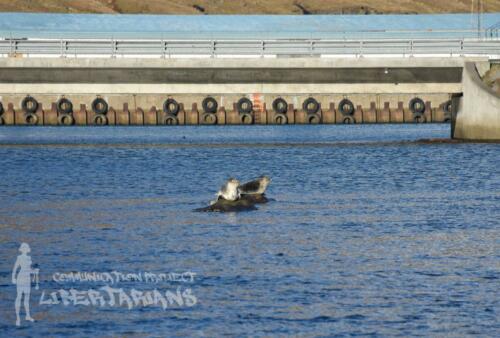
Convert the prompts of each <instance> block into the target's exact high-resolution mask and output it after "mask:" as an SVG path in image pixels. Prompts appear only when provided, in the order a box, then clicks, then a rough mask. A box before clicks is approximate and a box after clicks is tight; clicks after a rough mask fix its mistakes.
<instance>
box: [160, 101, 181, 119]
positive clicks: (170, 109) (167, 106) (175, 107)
mask: <svg viewBox="0 0 500 338" xmlns="http://www.w3.org/2000/svg"><path fill="white" fill-rule="evenodd" d="M179 109H180V106H179V103H178V102H177V101H175V100H174V99H166V100H165V102H163V112H164V113H166V114H169V115H174V116H177V114H178V113H179Z"/></svg>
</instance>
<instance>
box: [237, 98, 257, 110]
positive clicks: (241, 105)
mask: <svg viewBox="0 0 500 338" xmlns="http://www.w3.org/2000/svg"><path fill="white" fill-rule="evenodd" d="M236 109H238V113H240V114H249V113H251V112H252V111H253V103H252V101H250V99H248V98H246V97H242V98H241V99H239V100H238V102H237V103H236Z"/></svg>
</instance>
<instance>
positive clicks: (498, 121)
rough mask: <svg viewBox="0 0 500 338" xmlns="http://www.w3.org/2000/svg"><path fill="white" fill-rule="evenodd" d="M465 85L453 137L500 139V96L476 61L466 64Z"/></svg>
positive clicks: (464, 72)
mask: <svg viewBox="0 0 500 338" xmlns="http://www.w3.org/2000/svg"><path fill="white" fill-rule="evenodd" d="M462 87H463V96H462V97H461V98H460V99H459V100H458V107H456V116H455V117H454V121H453V123H454V126H453V128H452V137H453V138H455V139H463V140H483V141H500V95H499V94H498V93H495V92H494V91H493V90H492V89H491V88H490V87H488V86H487V85H486V84H485V83H484V82H483V81H482V80H481V78H480V76H479V73H478V70H477V68H476V65H475V63H473V62H467V63H466V64H465V67H464V70H463V75H462ZM454 108H455V107H454Z"/></svg>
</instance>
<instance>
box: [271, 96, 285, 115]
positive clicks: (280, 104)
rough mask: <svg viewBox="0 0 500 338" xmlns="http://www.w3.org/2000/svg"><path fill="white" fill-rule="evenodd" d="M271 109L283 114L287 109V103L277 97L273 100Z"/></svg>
mask: <svg viewBox="0 0 500 338" xmlns="http://www.w3.org/2000/svg"><path fill="white" fill-rule="evenodd" d="M273 110H274V111H275V112H276V113H277V114H285V113H286V112H287V111H288V103H287V102H286V101H285V99H283V98H281V97H278V98H277V99H275V100H274V101H273Z"/></svg>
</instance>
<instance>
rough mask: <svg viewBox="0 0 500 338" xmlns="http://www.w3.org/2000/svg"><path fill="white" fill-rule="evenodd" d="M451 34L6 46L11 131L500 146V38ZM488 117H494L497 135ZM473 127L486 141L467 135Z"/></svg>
mask: <svg viewBox="0 0 500 338" xmlns="http://www.w3.org/2000/svg"><path fill="white" fill-rule="evenodd" d="M63 33H64V32H62V33H61V36H63V35H64V34H63ZM386 33H387V32H386ZM452 33H453V36H451V37H450V36H446V34H445V33H442V34H444V35H442V36H441V37H440V38H435V37H431V38H429V37H421V36H418V37H417V38H415V37H401V36H399V37H397V38H387V37H384V38H380V37H376V38H369V39H360V38H350V39H343V40H339V39H332V38H330V39H328V38H321V39H320V38H317V37H314V36H311V37H308V38H301V39H277V38H273V39H260V40H259V39H258V38H255V39H252V40H248V39H246V40H241V39H231V40H227V39H226V40H224V39H219V40H213V39H198V40H194V39H193V38H192V37H190V39H177V40H175V39H174V40H172V39H163V38H162V39H123V38H121V39H97V40H96V39H81V38H80V39H78V38H74V37H68V36H63V37H62V38H60V39H54V38H48V37H47V36H41V37H40V36H35V37H29V36H28V37H27V38H22V37H20V36H16V37H15V38H4V39H3V40H0V55H3V57H1V58H0V102H1V103H2V107H1V109H0V123H2V124H6V125H13V124H16V125H66V124H77V125H101V124H108V125H144V124H146V125H171V124H174V125H177V124H180V125H183V124H284V123H288V124H297V123H298V124H304V123H327V124H331V123H416V122H417V123H422V122H424V123H425V122H426V123H430V122H449V121H452V120H453V121H456V123H453V126H454V129H453V130H454V131H455V136H456V137H460V138H474V139H480V138H483V135H485V136H484V138H488V139H492V138H500V137H498V136H497V133H496V131H497V130H500V128H498V125H496V124H495V123H497V121H498V114H499V112H498V106H497V103H496V96H495V94H494V93H491V90H490V92H488V93H489V94H488V95H487V97H483V95H482V93H483V91H484V90H486V89H487V88H485V87H484V86H480V85H479V82H478V81H477V78H478V77H479V76H478V75H477V74H476V73H477V71H476V70H475V66H474V65H476V64H478V65H480V66H479V67H480V68H481V69H483V70H484V69H485V68H488V67H489V65H490V61H491V60H492V59H494V58H500V39H499V38H498V37H492V36H484V37H471V36H469V35H468V34H469V33H470V32H468V31H463V32H462V36H461V37H459V36H457V31H453V32H452ZM413 34H415V32H413ZM18 35H19V34H18ZM485 65H486V66H485ZM472 80H474V81H472ZM479 90H481V91H479ZM469 93H470V94H469ZM492 95H493V96H492ZM480 97H482V98H483V99H484V100H481V102H479V103H480V104H481V105H479V103H476V101H475V100H476V98H480ZM486 98H487V99H486ZM477 107H481V108H480V109H479V110H478V109H477ZM471 114H473V115H471ZM455 116H456V119H455V118H454V117H455ZM465 116H469V117H468V118H464V117H465ZM470 116H474V118H470ZM477 116H487V118H485V123H487V124H489V126H488V127H487V130H488V132H487V133H485V132H484V130H486V129H481V127H478V123H479V122H478V121H482V120H481V119H478V118H477ZM472 121H473V123H475V127H474V128H475V130H476V132H474V133H464V130H467V129H468V128H469V126H470V124H471V123H472ZM481 123H483V122H481ZM470 130H472V129H470ZM478 130H480V131H478Z"/></svg>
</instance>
